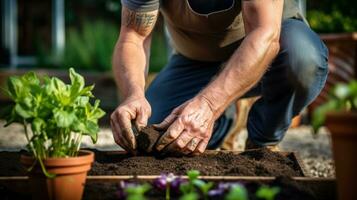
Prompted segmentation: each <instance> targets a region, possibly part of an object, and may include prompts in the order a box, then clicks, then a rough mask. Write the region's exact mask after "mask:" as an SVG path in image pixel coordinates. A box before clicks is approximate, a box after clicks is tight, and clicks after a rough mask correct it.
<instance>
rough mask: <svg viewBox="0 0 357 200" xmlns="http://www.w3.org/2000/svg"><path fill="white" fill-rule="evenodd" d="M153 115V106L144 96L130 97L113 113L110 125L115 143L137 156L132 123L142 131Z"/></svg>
mask: <svg viewBox="0 0 357 200" xmlns="http://www.w3.org/2000/svg"><path fill="white" fill-rule="evenodd" d="M150 115H151V106H150V104H149V102H148V101H147V100H146V98H145V97H144V96H141V97H128V98H126V99H125V100H124V101H123V102H122V103H121V104H120V105H119V106H118V108H117V109H116V110H115V111H114V112H113V113H112V115H111V117H110V118H111V120H110V124H111V127H112V131H113V137H114V140H115V142H116V143H117V144H118V145H120V146H121V147H123V148H124V149H125V150H126V151H128V152H130V153H133V154H135V152H136V140H135V135H134V133H133V130H132V126H131V121H132V120H134V121H135V125H136V126H137V128H138V129H139V130H140V129H141V128H142V127H145V126H146V125H147V121H148V119H149V117H150Z"/></svg>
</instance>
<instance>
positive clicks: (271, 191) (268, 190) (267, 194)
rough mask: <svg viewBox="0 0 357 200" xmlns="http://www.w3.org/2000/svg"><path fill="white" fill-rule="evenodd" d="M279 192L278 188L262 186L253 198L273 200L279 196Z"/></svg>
mask: <svg viewBox="0 0 357 200" xmlns="http://www.w3.org/2000/svg"><path fill="white" fill-rule="evenodd" d="M279 192H280V188H279V187H269V186H265V185H263V186H261V187H260V188H259V189H258V190H257V192H256V193H255V196H256V197H258V198H260V199H264V200H274V199H275V197H276V195H277V194H279Z"/></svg>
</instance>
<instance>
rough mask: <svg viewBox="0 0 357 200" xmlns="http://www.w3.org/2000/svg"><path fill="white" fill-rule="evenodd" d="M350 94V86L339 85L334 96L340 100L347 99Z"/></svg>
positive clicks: (334, 91) (334, 90)
mask: <svg viewBox="0 0 357 200" xmlns="http://www.w3.org/2000/svg"><path fill="white" fill-rule="evenodd" d="M349 93H350V90H349V88H348V85H346V84H341V83H339V84H337V85H336V86H335V88H334V89H333V95H335V96H336V97H337V98H338V99H346V98H347V97H348V95H349Z"/></svg>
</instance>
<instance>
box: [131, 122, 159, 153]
mask: <svg viewBox="0 0 357 200" xmlns="http://www.w3.org/2000/svg"><path fill="white" fill-rule="evenodd" d="M160 136H161V133H160V132H159V131H157V130H155V128H154V127H153V126H151V125H150V126H147V127H144V128H143V129H142V130H141V131H140V133H139V134H138V135H137V136H136V141H137V144H138V150H139V151H140V152H143V153H149V154H150V153H152V152H154V146H155V144H156V142H157V140H158V139H159V138H160Z"/></svg>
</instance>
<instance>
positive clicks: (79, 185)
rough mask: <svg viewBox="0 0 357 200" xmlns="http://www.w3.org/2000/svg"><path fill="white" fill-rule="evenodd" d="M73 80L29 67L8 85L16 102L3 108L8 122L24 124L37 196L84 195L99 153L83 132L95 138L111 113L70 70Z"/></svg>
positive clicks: (28, 165) (24, 159)
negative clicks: (86, 146) (87, 146)
mask: <svg viewBox="0 0 357 200" xmlns="http://www.w3.org/2000/svg"><path fill="white" fill-rule="evenodd" d="M69 76H70V80H71V83H70V84H65V83H64V82H62V81H61V80H60V79H58V78H56V77H52V78H50V77H47V76H44V77H42V78H39V77H38V76H37V75H36V74H35V73H33V72H29V73H26V74H25V75H23V76H20V77H18V76H12V77H10V78H9V79H8V81H7V87H6V88H5V89H4V91H5V93H6V95H8V96H9V97H10V99H11V100H12V103H11V104H10V105H8V106H7V107H5V108H3V109H2V111H1V118H4V119H5V120H6V124H5V126H8V125H10V124H12V123H20V124H22V125H23V128H24V132H25V136H26V139H27V150H28V153H27V154H24V155H22V156H21V158H20V161H21V163H22V164H23V165H24V166H25V167H26V168H27V169H28V170H29V171H30V173H29V177H30V178H29V181H30V184H31V190H32V194H33V196H34V198H35V199H81V197H82V193H83V188H84V184H85V180H86V175H87V171H89V169H90V168H91V163H92V162H93V160H94V154H93V152H90V151H84V150H80V144H81V140H82V136H84V135H88V136H90V137H91V139H92V141H93V142H94V143H95V142H96V140H97V133H98V131H99V126H98V119H99V118H101V117H102V116H103V115H104V114H105V113H104V111H103V110H101V109H100V108H99V100H95V102H94V104H92V103H91V98H94V96H93V95H92V93H91V91H92V89H93V88H94V86H93V85H92V86H87V87H85V83H84V79H83V77H82V76H81V75H79V74H78V73H76V72H75V71H74V69H72V68H71V69H70V70H69Z"/></svg>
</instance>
